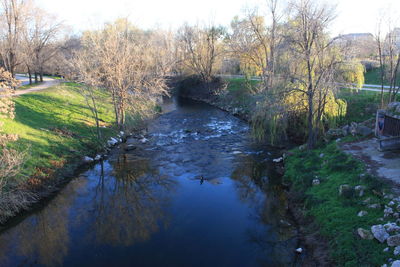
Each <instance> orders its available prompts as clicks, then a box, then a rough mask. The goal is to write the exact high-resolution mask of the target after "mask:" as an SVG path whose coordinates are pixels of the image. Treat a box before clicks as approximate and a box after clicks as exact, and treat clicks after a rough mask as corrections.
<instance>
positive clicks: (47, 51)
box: [24, 7, 62, 82]
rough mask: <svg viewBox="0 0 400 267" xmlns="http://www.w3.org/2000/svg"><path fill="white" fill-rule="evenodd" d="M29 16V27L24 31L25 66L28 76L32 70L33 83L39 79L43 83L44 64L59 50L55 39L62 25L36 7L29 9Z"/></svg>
mask: <svg viewBox="0 0 400 267" xmlns="http://www.w3.org/2000/svg"><path fill="white" fill-rule="evenodd" d="M30 15H31V16H30V21H29V26H27V27H26V29H25V31H24V40H25V47H26V49H25V51H26V56H25V59H26V60H27V63H26V65H27V68H28V73H29V75H30V74H31V70H32V69H33V71H34V74H35V82H38V80H39V79H40V81H41V82H43V72H44V68H45V64H46V62H48V61H49V60H50V59H51V58H53V57H54V56H55V55H56V53H57V52H58V50H59V45H58V43H57V42H56V41H57V40H56V39H57V37H58V34H59V33H60V31H61V29H62V24H61V22H59V21H58V20H57V18H56V17H55V16H53V15H51V14H49V13H47V12H46V11H44V10H42V9H40V8H37V7H32V8H31V9H30ZM38 76H39V77H38Z"/></svg>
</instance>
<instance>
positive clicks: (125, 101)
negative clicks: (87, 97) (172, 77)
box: [76, 19, 168, 129]
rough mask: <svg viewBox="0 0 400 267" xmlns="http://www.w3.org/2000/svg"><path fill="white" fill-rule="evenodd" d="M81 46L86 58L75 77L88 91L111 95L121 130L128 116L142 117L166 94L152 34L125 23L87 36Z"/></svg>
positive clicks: (125, 21)
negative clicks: (89, 89)
mask: <svg viewBox="0 0 400 267" xmlns="http://www.w3.org/2000/svg"><path fill="white" fill-rule="evenodd" d="M149 35H150V36H149ZM149 37H150V38H149ZM82 46H83V48H82V51H81V53H80V55H85V54H86V56H84V58H85V60H84V61H83V62H82V61H81V64H77V72H76V73H77V77H78V79H79V80H80V81H81V82H83V83H85V84H87V85H88V86H90V87H99V88H104V89H106V90H108V91H109V92H110V95H111V99H112V103H113V106H114V114H115V122H116V125H117V126H118V127H119V128H120V129H124V128H125V126H126V121H127V119H130V115H131V114H133V113H136V114H141V115H144V113H143V112H148V111H149V109H148V108H149V107H152V106H154V105H155V102H156V101H157V97H158V96H159V95H161V94H164V93H166V84H165V74H166V73H168V69H167V68H168V66H167V64H162V63H163V62H167V61H163V60H161V59H160V53H159V48H160V47H159V46H156V45H155V44H154V42H152V38H151V33H144V32H142V31H140V30H138V29H137V28H135V27H133V26H132V25H131V24H130V23H129V22H128V21H127V20H126V19H120V20H117V21H116V22H115V23H114V24H107V25H106V26H105V27H104V28H103V29H101V30H98V31H91V32H86V33H85V34H84V36H83V39H82ZM87 55H90V56H87ZM78 58H79V54H78Z"/></svg>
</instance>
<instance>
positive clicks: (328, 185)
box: [285, 143, 395, 266]
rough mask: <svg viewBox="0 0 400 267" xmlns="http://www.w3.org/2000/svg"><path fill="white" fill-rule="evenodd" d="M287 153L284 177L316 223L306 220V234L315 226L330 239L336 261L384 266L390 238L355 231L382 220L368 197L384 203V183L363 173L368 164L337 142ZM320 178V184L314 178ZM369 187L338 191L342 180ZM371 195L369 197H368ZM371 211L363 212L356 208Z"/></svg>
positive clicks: (332, 255) (350, 264)
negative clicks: (381, 239)
mask: <svg viewBox="0 0 400 267" xmlns="http://www.w3.org/2000/svg"><path fill="white" fill-rule="evenodd" d="M292 152H293V153H292V154H291V155H290V156H289V157H287V158H286V159H285V167H286V168H285V169H286V171H285V180H286V181H287V182H289V183H290V184H291V188H292V195H294V196H295V199H294V202H295V203H302V205H301V208H302V210H301V212H302V213H303V215H304V216H309V217H311V218H314V220H313V221H314V224H315V225H307V226H305V231H306V234H315V233H313V232H312V231H315V226H316V228H317V229H319V233H320V234H321V235H322V236H323V238H324V239H326V240H328V245H329V254H330V258H331V260H332V261H333V262H334V263H335V265H338V266H381V265H382V263H384V262H387V259H388V258H395V257H394V256H393V254H392V253H383V252H382V251H383V249H384V248H385V247H386V244H385V243H384V244H381V243H379V242H378V241H377V240H364V239H361V238H360V237H359V236H358V235H357V229H358V228H360V227H361V228H364V229H370V227H371V226H372V225H375V224H378V223H382V222H379V220H378V219H379V218H382V217H383V210H382V209H373V208H368V207H367V205H368V204H367V203H369V204H372V203H376V204H384V203H385V201H386V199H384V198H383V197H382V194H381V193H382V191H383V190H384V186H383V184H382V183H381V182H379V181H378V180H377V179H375V178H374V177H372V176H370V175H365V174H364V173H365V170H364V164H363V163H361V162H360V161H358V160H355V159H354V158H352V157H351V156H348V155H347V154H345V153H344V152H342V151H341V150H340V149H338V147H337V144H336V143H331V144H329V145H328V146H326V147H323V148H320V149H315V150H313V151H301V150H299V149H297V150H294V151H292ZM314 179H319V181H320V184H319V185H313V180H314ZM344 184H347V185H349V186H351V188H354V187H355V186H357V185H361V186H363V187H365V194H364V195H363V196H362V197H360V196H359V195H358V194H357V193H356V192H354V191H350V194H348V195H342V196H341V195H339V188H340V186H341V185H344ZM368 199H369V200H368ZM361 210H365V211H367V212H368V214H367V215H365V216H363V217H359V216H357V214H358V212H360V211H361Z"/></svg>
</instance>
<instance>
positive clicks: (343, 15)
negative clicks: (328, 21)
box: [36, 0, 400, 35]
mask: <svg viewBox="0 0 400 267" xmlns="http://www.w3.org/2000/svg"><path fill="white" fill-rule="evenodd" d="M281 1H285V0H281ZM329 2H330V3H337V13H338V17H337V19H336V20H335V22H334V24H333V27H332V29H331V32H332V34H334V35H336V34H339V33H342V34H343V33H355V32H371V33H374V32H375V29H376V22H377V19H376V18H377V16H378V14H379V13H382V11H383V10H390V12H392V13H393V14H395V16H397V17H399V18H400V0H331V1H329ZM36 3H37V4H38V5H39V6H40V7H42V8H44V9H46V10H47V11H49V12H51V13H54V14H56V15H57V16H58V17H59V18H60V19H61V20H63V21H64V22H65V23H66V24H67V25H70V26H72V29H73V30H74V31H75V32H79V31H82V30H85V29H90V28H92V27H95V26H99V25H100V24H102V23H103V22H106V21H113V20H114V19H115V18H117V17H126V16H128V17H129V18H130V20H131V21H132V22H133V23H134V24H135V25H137V26H140V27H142V28H152V27H156V26H159V27H162V28H176V27H178V26H179V25H181V24H182V23H183V22H189V23H196V22H199V21H200V22H201V21H206V22H207V21H208V22H209V21H211V20H212V21H213V22H215V23H216V24H222V25H229V22H230V21H231V19H232V18H233V17H234V16H235V15H240V13H241V11H242V10H243V9H244V8H246V7H253V6H256V5H258V6H262V5H263V4H264V3H265V0H36ZM396 13H397V15H396ZM399 22H400V20H399ZM398 26H400V23H399V24H398Z"/></svg>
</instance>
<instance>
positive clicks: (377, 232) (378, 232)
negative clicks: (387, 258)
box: [371, 224, 389, 243]
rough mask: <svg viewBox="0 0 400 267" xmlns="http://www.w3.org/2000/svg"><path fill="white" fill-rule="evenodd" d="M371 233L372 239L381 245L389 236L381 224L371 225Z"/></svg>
mask: <svg viewBox="0 0 400 267" xmlns="http://www.w3.org/2000/svg"><path fill="white" fill-rule="evenodd" d="M371 232H372V234H373V235H374V237H375V238H376V239H377V240H378V241H379V242H381V243H383V242H385V240H386V239H388V238H389V234H388V233H387V232H386V229H385V227H383V225H381V224H378V225H373V226H372V227H371Z"/></svg>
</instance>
